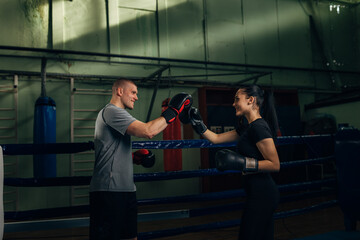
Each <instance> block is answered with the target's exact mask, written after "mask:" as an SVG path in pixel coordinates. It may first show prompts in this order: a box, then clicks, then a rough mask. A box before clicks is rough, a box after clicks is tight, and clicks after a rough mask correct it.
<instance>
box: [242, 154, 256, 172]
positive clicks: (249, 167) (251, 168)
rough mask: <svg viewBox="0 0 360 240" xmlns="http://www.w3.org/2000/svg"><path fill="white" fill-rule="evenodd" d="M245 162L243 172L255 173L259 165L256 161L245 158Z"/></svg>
mask: <svg viewBox="0 0 360 240" xmlns="http://www.w3.org/2000/svg"><path fill="white" fill-rule="evenodd" d="M245 159H246V161H245V168H244V170H243V171H244V172H257V171H258V167H259V163H258V160H257V159H255V158H249V157H245Z"/></svg>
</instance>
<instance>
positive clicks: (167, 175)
mask: <svg viewBox="0 0 360 240" xmlns="http://www.w3.org/2000/svg"><path fill="white" fill-rule="evenodd" d="M334 159H335V158H334V156H329V157H323V158H314V159H307V160H297V161H291V162H282V163H281V168H289V167H297V166H301V165H307V164H309V163H320V162H321V163H323V162H326V161H330V160H334ZM230 173H238V174H240V173H241V172H240V171H224V172H220V171H218V170H217V169H215V168H211V169H200V170H191V171H173V172H156V173H138V174H134V181H135V182H149V181H160V180H173V179H184V178H194V177H204V176H218V175H225V174H230ZM90 180H91V176H77V177H57V178H5V179H4V185H6V186H13V187H49V186H52V187H53V186H84V185H89V184H90Z"/></svg>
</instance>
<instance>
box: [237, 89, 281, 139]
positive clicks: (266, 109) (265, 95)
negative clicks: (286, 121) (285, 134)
mask: <svg viewBox="0 0 360 240" xmlns="http://www.w3.org/2000/svg"><path fill="white" fill-rule="evenodd" d="M239 89H241V90H243V92H244V93H246V95H247V96H248V97H251V96H252V97H255V98H256V101H255V103H256V105H257V106H258V107H259V109H260V115H261V116H262V117H263V118H264V119H265V121H266V122H267V123H268V124H269V127H270V129H271V131H272V133H273V136H274V138H276V136H277V132H278V129H279V125H278V120H277V116H276V110H275V101H274V95H273V91H272V90H267V91H264V90H263V89H261V88H260V86H258V85H256V84H251V85H243V86H240V87H239Z"/></svg>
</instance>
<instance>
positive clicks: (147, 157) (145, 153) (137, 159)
mask: <svg viewBox="0 0 360 240" xmlns="http://www.w3.org/2000/svg"><path fill="white" fill-rule="evenodd" d="M132 157H133V163H134V164H136V165H142V166H143V167H145V168H151V167H152V166H154V164H155V155H154V154H153V153H152V152H151V151H150V150H146V149H140V150H137V151H136V152H133V154H132Z"/></svg>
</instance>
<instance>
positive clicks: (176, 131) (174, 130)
mask: <svg viewBox="0 0 360 240" xmlns="http://www.w3.org/2000/svg"><path fill="white" fill-rule="evenodd" d="M169 101H170V98H167V99H165V100H164V101H163V102H162V109H161V110H162V112H163V111H165V110H166V109H167V108H168V105H169ZM163 139H164V140H179V139H181V123H180V120H179V118H176V119H175V121H174V122H173V123H171V124H169V125H168V126H167V127H166V128H165V130H164V131H163ZM164 170H165V171H180V170H182V151H181V149H164Z"/></svg>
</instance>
